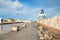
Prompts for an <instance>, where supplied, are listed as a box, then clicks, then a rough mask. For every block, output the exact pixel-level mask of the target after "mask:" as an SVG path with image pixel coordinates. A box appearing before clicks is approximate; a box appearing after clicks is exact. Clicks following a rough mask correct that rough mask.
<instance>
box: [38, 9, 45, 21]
mask: <svg viewBox="0 0 60 40" xmlns="http://www.w3.org/2000/svg"><path fill="white" fill-rule="evenodd" d="M45 18H46V14H45V13H44V10H43V9H42V10H41V13H40V14H39V20H42V19H45Z"/></svg>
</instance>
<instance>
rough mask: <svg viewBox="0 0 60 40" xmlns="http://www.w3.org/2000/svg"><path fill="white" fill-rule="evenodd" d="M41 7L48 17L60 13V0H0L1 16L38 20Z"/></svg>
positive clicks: (4, 17)
mask: <svg viewBox="0 0 60 40" xmlns="http://www.w3.org/2000/svg"><path fill="white" fill-rule="evenodd" d="M41 9H43V10H44V12H45V14H46V18H51V17H54V16H56V15H60V0H0V18H3V19H4V20H6V19H8V18H14V19H21V20H33V21H37V20H38V18H39V14H40V12H41Z"/></svg>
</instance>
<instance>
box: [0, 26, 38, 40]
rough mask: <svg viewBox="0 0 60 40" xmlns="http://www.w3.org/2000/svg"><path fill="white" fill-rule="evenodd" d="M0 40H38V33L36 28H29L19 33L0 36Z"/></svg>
mask: <svg viewBox="0 0 60 40" xmlns="http://www.w3.org/2000/svg"><path fill="white" fill-rule="evenodd" d="M0 40H38V31H37V28H36V27H32V26H28V27H26V28H22V29H21V30H20V31H18V32H13V31H11V32H9V33H6V34H3V35H0Z"/></svg>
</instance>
